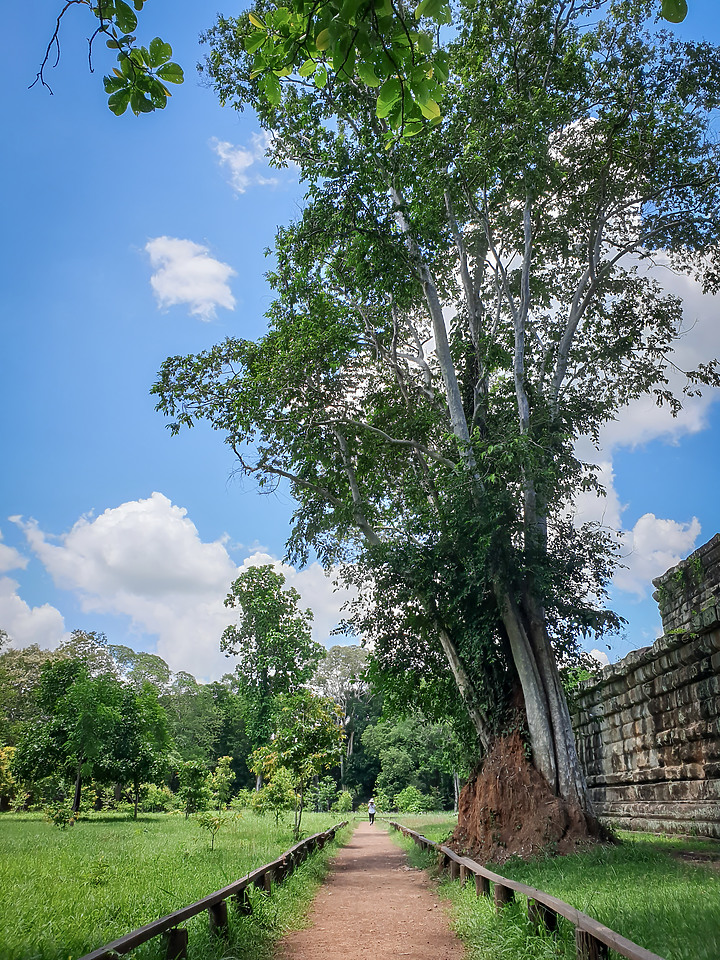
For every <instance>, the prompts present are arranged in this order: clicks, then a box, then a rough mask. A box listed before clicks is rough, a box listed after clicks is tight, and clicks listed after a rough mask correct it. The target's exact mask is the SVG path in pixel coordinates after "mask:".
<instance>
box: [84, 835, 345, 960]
mask: <svg viewBox="0 0 720 960" xmlns="http://www.w3.org/2000/svg"><path fill="white" fill-rule="evenodd" d="M347 824H348V821H347V820H343V822H342V823H337V824H335V826H334V827H331V828H330V830H325V831H324V832H323V833H316V834H313V836H312V837H308V838H307V839H306V840H301V841H300V843H296V844H295V846H294V847H291V848H290V849H289V850H286V851H285V853H283V854H282V855H281V856H279V857H278V858H277V860H273V861H272V863H266V864H264V865H263V866H262V867H258V868H257V870H253V871H252V872H251V873H248V874H246V875H245V876H244V877H240V879H239V880H235V881H234V882H233V883H230V884H228V886H227V887H223V888H222V889H221V890H216V891H215V892H214V893H211V894H209V895H208V896H207V897H203V898H202V900H197V901H196V902H195V903H191V904H190V905H189V906H187V907H183V908H182V909H181V910H176V911H175V912H174V913H169V914H168V915H167V916H166V917H160V919H159V920H153V922H152V923H148V924H146V925H145V926H144V927H139V928H138V929H137V930H133V931H132V932H131V933H126V934H125V935H124V936H123V937H120V938H119V939H118V940H113V942H112V943H108V944H106V945H105V946H104V947H100V948H99V949H97V950H93V951H92V953H86V954H85V956H84V957H81V958H80V960H117V958H118V957H120V956H122V955H123V954H125V953H129V952H130V951H131V950H134V949H135V948H136V947H139V946H140V945H141V944H143V943H147V942H148V940H152V939H153V938H154V937H158V936H160V935H161V934H165V937H166V940H167V960H185V958H186V957H187V947H188V932H187V930H186V929H184V928H182V927H180V924H181V923H184V922H185V921H186V920H190V918H191V917H196V916H197V915H198V914H199V913H202V912H203V911H204V910H207V912H208V922H209V924H210V929H211V930H212V932H213V933H215V934H217V935H218V936H225V934H226V933H227V926H228V917H227V902H226V901H227V900H229V899H231V898H234V899H235V900H236V904H237V907H238V910H239V911H240V912H241V913H251V912H252V907H251V905H250V899H249V897H248V895H247V888H248V887H250V886H252V885H255V886H256V887H259V888H260V889H262V890H270V888H271V885H272V884H275V883H280V882H281V881H282V880H284V879H285V878H286V877H289V876H290V874H291V873H292V872H293V870H294V869H295V868H296V867H297V866H299V864H301V863H302V862H303V860H305V858H306V857H308V856H309V855H310V854H311V853H313V851H315V850H317V849H322V848H323V847H324V846H325V844H326V843H328V842H329V841H330V840H333V839H334V838H335V834H336V833H337V831H338V830H340V829H341V828H342V827H345V826H347Z"/></svg>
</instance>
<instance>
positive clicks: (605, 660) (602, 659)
mask: <svg viewBox="0 0 720 960" xmlns="http://www.w3.org/2000/svg"><path fill="white" fill-rule="evenodd" d="M590 656H591V657H592V658H593V660H597V662H598V663H599V664H600V666H601V667H606V666H607V665H608V664H609V663H610V657H609V656H608V655H607V654H606V653H605V651H604V650H597V649H596V650H591V651H590Z"/></svg>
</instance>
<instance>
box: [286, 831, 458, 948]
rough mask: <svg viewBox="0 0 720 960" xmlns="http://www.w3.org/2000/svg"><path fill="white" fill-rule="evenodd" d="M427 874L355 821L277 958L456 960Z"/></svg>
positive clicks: (382, 837) (454, 939) (454, 943)
mask: <svg viewBox="0 0 720 960" xmlns="http://www.w3.org/2000/svg"><path fill="white" fill-rule="evenodd" d="M463 956H464V950H463V947H462V944H461V943H460V941H459V940H458V939H457V937H455V935H454V934H453V933H452V932H451V931H450V927H449V924H448V920H447V917H446V915H445V911H444V910H443V909H442V907H441V905H440V902H439V900H438V899H437V897H436V896H435V895H434V894H433V893H432V891H431V889H430V882H429V880H428V878H427V875H426V874H425V873H424V872H423V871H420V870H415V869H414V868H412V867H409V866H408V864H407V858H406V856H405V854H404V853H403V852H402V850H400V848H399V847H397V846H396V845H395V844H394V843H393V842H392V841H391V840H390V838H389V837H388V835H387V833H386V832H385V830H384V829H383V828H382V827H381V826H379V825H378V824H375V825H374V826H371V825H370V824H369V823H361V824H360V825H359V826H358V828H357V830H356V831H355V833H354V834H353V836H352V839H351V841H350V843H349V844H348V845H347V846H345V847H343V848H342V849H341V850H340V851H339V852H338V854H337V856H336V857H335V859H334V860H333V862H332V865H331V872H330V874H329V876H328V878H327V881H326V882H325V884H324V885H323V887H321V889H320V892H319V893H318V895H317V897H316V898H315V902H314V904H313V908H312V912H311V914H310V926H309V927H307V929H305V930H297V931H295V932H294V933H290V934H288V935H287V936H286V937H284V938H283V939H282V940H281V941H280V945H279V949H278V954H277V957H278V960H330V958H332V960H336V958H338V957H341V958H342V960H369V958H371V960H391V958H394V957H412V958H413V960H461V958H462V957H463Z"/></svg>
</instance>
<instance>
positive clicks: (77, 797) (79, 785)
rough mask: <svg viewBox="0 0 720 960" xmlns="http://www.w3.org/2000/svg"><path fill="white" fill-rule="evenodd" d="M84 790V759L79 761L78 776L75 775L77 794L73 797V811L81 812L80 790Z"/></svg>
mask: <svg viewBox="0 0 720 960" xmlns="http://www.w3.org/2000/svg"><path fill="white" fill-rule="evenodd" d="M81 790H82V760H80V761H78V767H77V776H76V777H75V796H74V798H73V804H72V811H73V813H79V812H80V792H81Z"/></svg>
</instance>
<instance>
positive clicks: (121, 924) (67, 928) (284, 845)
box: [0, 813, 341, 960]
mask: <svg viewBox="0 0 720 960" xmlns="http://www.w3.org/2000/svg"><path fill="white" fill-rule="evenodd" d="M339 819H341V817H340V816H338V815H337V814H310V815H308V814H306V815H305V817H304V818H303V827H304V833H305V835H309V834H312V833H317V832H319V831H321V830H324V829H326V828H327V827H329V826H332V825H333V823H336V822H337V821H338V820H339ZM292 844H293V838H292V830H291V828H290V826H289V825H287V824H285V825H284V824H282V823H281V824H280V826H279V828H276V827H275V821H274V818H273V817H258V816H256V815H254V814H251V813H245V814H243V816H242V817H241V818H237V819H236V818H233V819H232V820H230V821H229V822H228V823H227V825H225V826H223V828H222V829H221V830H220V832H219V833H218V835H217V837H216V839H215V849H214V850H213V851H212V852H211V851H210V837H209V835H208V833H207V832H205V831H202V830H200V829H199V827H198V826H197V824H196V823H195V822H194V821H193V819H192V818H191V819H190V820H187V821H186V820H185V818H184V817H183V816H181V815H180V816H178V815H174V816H173V815H168V814H147V815H144V816H142V817H141V818H140V819H138V820H137V821H131V820H128V819H127V817H125V816H121V815H112V814H109V815H106V816H102V815H100V814H95V815H90V816H89V817H87V818H85V819H82V820H80V821H79V822H78V823H77V824H76V826H74V827H72V828H69V829H67V830H64V831H62V830H59V829H58V828H57V827H54V826H52V825H51V824H49V823H46V822H44V821H43V819H42V817H41V815H40V814H17V815H16V814H2V815H1V816H0V960H61V958H62V960H71V958H77V957H80V956H82V955H83V954H85V953H88V952H90V951H91V950H93V949H95V948H97V947H100V946H102V945H103V944H105V943H108V942H110V941H112V940H114V939H116V938H117V937H119V936H121V935H122V934H123V933H126V932H128V931H130V930H133V929H135V928H136V927H140V926H142V925H143V924H145V923H148V922H149V921H151V920H154V919H156V918H158V917H160V916H163V915H164V914H167V913H171V912H172V911H173V910H177V909H179V908H180V907H182V906H185V905H186V904H189V903H192V902H193V901H195V900H198V899H200V898H201V897H202V896H205V895H206V894H208V893H211V892H212V891H213V890H217V889H219V888H220V887H223V886H225V885H226V884H228V883H231V882H232V881H233V880H236V879H237V878H238V877H241V876H243V875H244V874H245V873H247V872H249V871H250V870H252V869H253V868H255V867H259V866H261V865H262V864H264V863H268V862H269V861H271V860H274V859H275V858H276V857H277V856H278V855H279V854H280V853H282V852H283V851H284V850H286V849H288V847H290V846H292ZM320 859H321V860H322V859H323V858H322V857H321V858H320ZM325 859H326V858H325ZM318 869H320V871H321V870H322V867H321V866H320V867H318V866H311V865H309V866H308V867H307V869H305V870H303V869H302V868H301V870H300V871H298V874H297V876H296V877H295V879H294V881H293V880H291V881H290V882H288V884H287V885H286V884H283V885H282V886H281V887H279V888H278V898H275V897H273V901H272V902H271V901H265V900H263V901H262V902H259V903H258V904H257V910H256V916H255V917H254V918H251V919H250V920H245V919H244V918H243V919H241V918H240V917H238V918H237V920H238V922H240V923H241V924H243V925H244V926H245V927H247V929H246V930H245V933H244V935H243V937H241V938H240V939H241V940H249V941H250V942H252V943H253V950H252V951H251V952H250V953H248V954H247V956H253V957H254V958H258V956H259V955H260V954H262V943H263V942H265V941H266V940H267V939H268V937H267V934H272V931H273V930H274V929H276V928H278V927H282V926H283V924H284V923H285V922H286V921H285V920H284V919H283V917H289V916H291V915H293V916H296V915H297V913H298V910H299V909H300V907H301V905H300V904H299V903H298V904H294V903H291V901H292V900H293V896H294V897H295V900H298V899H299V900H302V901H304V903H303V904H302V907H303V908H304V906H306V905H307V901H308V899H309V894H307V891H304V892H303V893H302V896H300V897H299V898H298V896H297V894H298V890H300V889H301V888H302V887H303V884H308V883H309V884H310V885H311V886H312V884H313V883H314V882H316V880H317V876H316V874H317V872H318ZM285 886H287V889H286V890H285V891H283V887H285ZM281 891H282V893H281ZM191 923H192V924H194V925H195V926H196V927H197V931H193V930H191V933H190V937H191V947H192V955H193V958H195V960H205V958H210V957H213V956H215V955H220V954H217V945H216V944H213V943H211V942H210V941H209V938H208V937H207V934H206V927H207V917H206V916H202V915H201V916H200V917H198V918H196V919H195V920H194V921H191ZM232 925H233V924H231V926H232ZM234 925H235V926H237V924H234ZM260 927H262V928H263V930H261V929H260ZM198 937H199V938H200V941H201V944H200V945H198V943H197V939H198ZM205 941H207V942H205ZM235 947H236V949H234V950H233V954H232V955H233V956H234V957H239V956H241V952H242V951H241V947H242V944H239V943H238V944H235ZM163 951H164V941H163V938H162V937H161V938H158V939H157V940H156V941H154V942H153V943H152V944H148V945H146V946H145V947H143V948H141V949H139V950H137V951H136V952H135V953H134V954H133V957H136V958H139V960H145V958H148V960H149V958H156V957H157V958H159V957H162V956H164V952H163Z"/></svg>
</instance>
